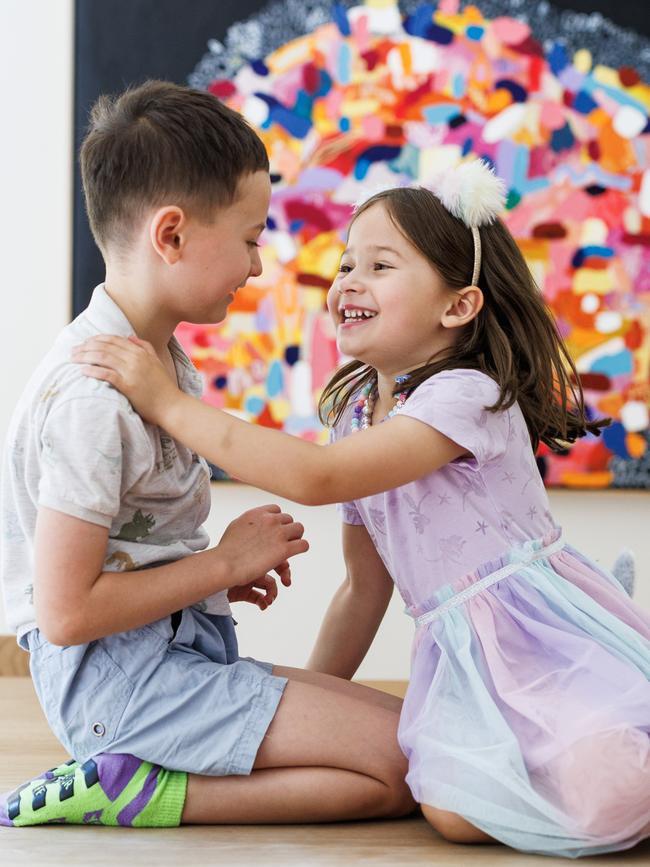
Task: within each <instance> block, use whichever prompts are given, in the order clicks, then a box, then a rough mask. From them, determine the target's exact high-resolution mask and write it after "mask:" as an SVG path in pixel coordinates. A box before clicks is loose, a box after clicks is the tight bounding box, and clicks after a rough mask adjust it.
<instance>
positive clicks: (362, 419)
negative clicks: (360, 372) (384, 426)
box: [350, 373, 409, 433]
mask: <svg viewBox="0 0 650 867" xmlns="http://www.w3.org/2000/svg"><path fill="white" fill-rule="evenodd" d="M408 378H409V374H408V373H405V374H404V375H403V376H396V377H395V383H396V385H403V384H404V383H405V382H406V380H407V379H408ZM407 397H408V392H406V391H400V393H399V394H398V395H397V400H396V402H395V406H394V407H393V408H392V409H391V411H390V412H389V413H388V415H387V416H386V418H387V419H388V418H390V417H391V416H393V415H395V413H397V412H399V411H400V409H401V408H402V407H403V406H404V404H405V403H406V398H407ZM376 399H377V384H376V382H368V383H367V384H366V385H364V387H363V389H362V391H361V397H360V398H359V400H358V401H357V402H356V404H355V406H354V415H353V416H352V421H351V422H350V427H351V428H352V433H355V432H356V431H358V430H367V429H368V428H369V427H370V426H371V425H372V413H373V410H374V408H375V401H376ZM385 420H386V419H383V421H385Z"/></svg>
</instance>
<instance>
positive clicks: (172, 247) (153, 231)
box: [149, 205, 187, 265]
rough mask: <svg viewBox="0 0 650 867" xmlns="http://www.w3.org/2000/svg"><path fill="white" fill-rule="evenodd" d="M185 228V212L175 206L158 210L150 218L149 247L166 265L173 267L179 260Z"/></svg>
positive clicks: (167, 206)
mask: <svg viewBox="0 0 650 867" xmlns="http://www.w3.org/2000/svg"><path fill="white" fill-rule="evenodd" d="M186 228H187V218H186V216H185V212H184V211H183V209H182V208H179V207H178V206H177V205H166V206H165V207H164V208H159V209H158V210H157V211H156V212H155V214H154V215H153V217H152V218H151V223H150V224H149V239H150V241H151V245H152V246H153V248H154V250H155V251H156V253H158V255H159V256H160V258H161V259H163V261H164V262H165V263H166V264H167V265H174V264H175V263H176V262H178V260H179V259H180V256H181V250H182V247H183V243H184V240H185V234H184V233H185V229H186Z"/></svg>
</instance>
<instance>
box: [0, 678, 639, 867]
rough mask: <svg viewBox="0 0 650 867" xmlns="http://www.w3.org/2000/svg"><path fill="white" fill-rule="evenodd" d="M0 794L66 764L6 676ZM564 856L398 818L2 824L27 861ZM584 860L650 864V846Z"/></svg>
mask: <svg viewBox="0 0 650 867" xmlns="http://www.w3.org/2000/svg"><path fill="white" fill-rule="evenodd" d="M0 733H1V738H0V792H4V791H7V790H9V789H13V788H14V787H15V786H17V785H18V784H19V783H21V782H22V781H23V780H25V779H27V778H29V777H32V776H35V775H36V774H37V773H40V772H41V771H43V770H45V769H47V768H50V767H52V766H53V765H55V764H58V763H59V762H60V761H62V760H65V759H66V758H67V756H66V755H65V754H64V752H63V750H62V748H61V746H60V745H59V744H58V743H57V741H56V740H55V739H54V737H53V736H52V735H51V734H50V732H49V730H48V728H47V725H46V723H45V720H44V718H43V715H42V713H41V710H40V707H39V705H38V702H37V700H36V697H35V695H34V691H33V688H32V684H31V681H30V680H29V678H25V677H0ZM567 863H568V862H567V861H563V860H560V859H555V858H553V859H551V858H540V857H535V856H530V855H521V854H519V853H517V852H513V851H511V850H508V849H505V848H502V847H500V846H481V847H468V846H455V845H452V844H449V843H446V842H445V841H444V840H441V839H440V838H439V837H438V836H437V835H436V834H435V833H434V832H433V831H432V830H431V829H430V828H429V826H428V825H427V824H426V823H425V822H424V820H422V819H421V818H412V819H404V820H401V821H395V822H358V823H349V824H340V825H326V826H323V825H302V826H288V825H284V826H281V827H277V826H275V827H270V826H254V827H250V826H249V827H242V826H234V827H233V826H231V827H211V828H204V827H201V828H199V827H184V828H175V829H164V830H156V829H137V830H133V829H120V828H101V827H97V826H89V827H72V826H71V827H63V826H60V825H59V826H49V827H48V826H43V827H40V828H0V865H3V867H14V865H22V864H25V865H26V864H29V865H30V867H50V865H62V867H63V865H65V867H75V865H80V867H92V865H120V867H139V865H147V867H150V865H155V867H167V865H174V867H179V865H180V867H195V865H211V867H214V865H218V867H229V865H244V864H245V865H253V864H256V865H267V864H269V865H285V864H286V865H294V864H295V865H311V864H314V865H330V864H331V865H334V864H344V865H348V864H372V865H402V864H405V865H406V864H427V865H436V867H465V865H470V864H471V865H472V867H501V865H507V867H530V865H533V864H534V865H537V867H546V865H552V864H567ZM579 863H580V864H581V865H587V864H600V865H603V867H605V865H614V864H615V865H616V867H618V865H627V864H638V865H641V864H645V865H649V864H650V845H644V846H642V847H639V848H637V849H636V850H634V851H632V852H630V853H626V854H616V855H613V856H607V857H602V858H586V859H583V860H581V861H580V862H579Z"/></svg>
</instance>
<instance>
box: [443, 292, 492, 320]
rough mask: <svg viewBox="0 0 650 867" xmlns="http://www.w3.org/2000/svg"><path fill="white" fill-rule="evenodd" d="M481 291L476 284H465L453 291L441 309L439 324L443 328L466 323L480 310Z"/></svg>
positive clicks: (481, 304)
mask: <svg viewBox="0 0 650 867" xmlns="http://www.w3.org/2000/svg"><path fill="white" fill-rule="evenodd" d="M482 307H483V293H482V292H481V290H480V289H479V287H478V286H465V288H464V289H458V290H457V291H455V292H454V294H453V295H452V297H451V300H450V302H449V304H448V305H447V307H446V308H445V310H444V311H443V314H442V318H441V320H440V324H441V325H442V327H443V328H460V327H461V326H462V325H467V323H468V322H471V321H472V319H474V318H475V317H476V316H478V314H479V313H480V312H481V309H482Z"/></svg>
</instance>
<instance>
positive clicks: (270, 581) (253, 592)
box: [228, 575, 278, 611]
mask: <svg viewBox="0 0 650 867" xmlns="http://www.w3.org/2000/svg"><path fill="white" fill-rule="evenodd" d="M277 595H278V582H277V581H276V580H275V578H273V577H272V576H271V575H263V576H262V577H261V578H258V579H257V580H256V581H251V582H250V583H249V584H243V585H242V586H241V587H231V588H230V589H229V590H228V601H229V602H250V603H251V605H257V607H258V608H259V609H260V611H265V610H266V609H267V608H268V607H269V605H272V604H273V602H274V601H275V599H276V597H277Z"/></svg>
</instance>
